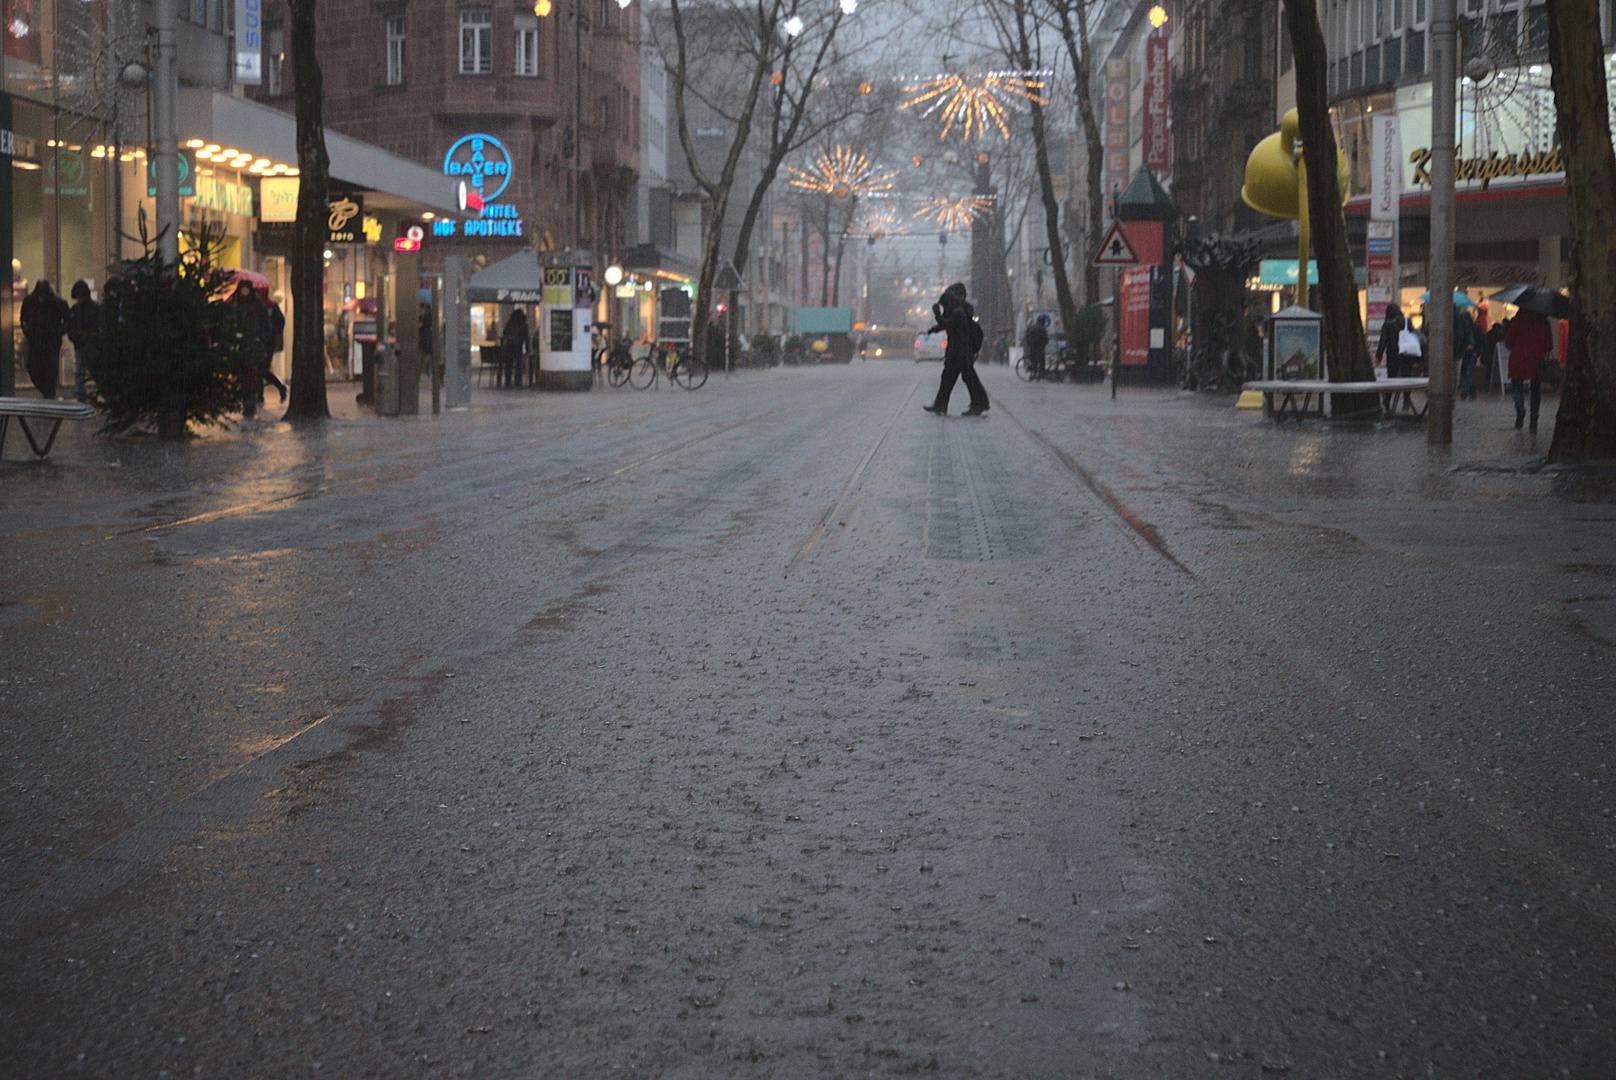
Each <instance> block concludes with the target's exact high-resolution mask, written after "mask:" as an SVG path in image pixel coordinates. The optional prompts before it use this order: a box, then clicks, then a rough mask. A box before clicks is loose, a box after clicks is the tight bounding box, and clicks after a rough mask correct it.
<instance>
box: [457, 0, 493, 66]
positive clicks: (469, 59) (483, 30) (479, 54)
mask: <svg viewBox="0 0 1616 1080" xmlns="http://www.w3.org/2000/svg"><path fill="white" fill-rule="evenodd" d="M493 73H494V12H493V10H492V9H490V8H461V9H460V74H462V75H492V74H493Z"/></svg>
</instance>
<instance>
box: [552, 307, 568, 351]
mask: <svg viewBox="0 0 1616 1080" xmlns="http://www.w3.org/2000/svg"><path fill="white" fill-rule="evenodd" d="M549 312H550V351H551V352H552V353H565V352H571V351H572V309H571V308H570V307H553V308H550V309H549Z"/></svg>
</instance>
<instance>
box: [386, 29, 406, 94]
mask: <svg viewBox="0 0 1616 1080" xmlns="http://www.w3.org/2000/svg"><path fill="white" fill-rule="evenodd" d="M386 28H387V85H388V86H402V85H403V84H404V16H402V15H389V16H388V17H387V22H386Z"/></svg>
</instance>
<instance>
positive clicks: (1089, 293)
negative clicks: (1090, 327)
mask: <svg viewBox="0 0 1616 1080" xmlns="http://www.w3.org/2000/svg"><path fill="white" fill-rule="evenodd" d="M1091 2H1092V0H1068V2H1059V0H1057V2H1056V3H1055V5H1054V6H1055V10H1056V14H1057V15H1059V16H1060V32H1061V39H1062V41H1064V42H1065V44H1066V55H1067V57H1068V58H1069V59H1070V60H1071V61H1072V77H1073V79H1074V81H1075V82H1076V84H1077V118H1078V119H1079V120H1081V121H1082V123H1083V141H1084V144H1085V145H1086V147H1087V153H1086V157H1087V159H1088V160H1087V166H1088V177H1087V179H1088V192H1089V196H1088V204H1089V207H1088V210H1089V213H1088V222H1087V232H1088V237H1087V240H1088V245H1087V246H1090V247H1097V246H1099V243H1100V237H1101V236H1102V235H1103V234H1104V232H1105V187H1104V185H1105V143H1104V140H1103V139H1102V137H1101V135H1100V118H1099V117H1097V116H1095V115H1094V95H1093V94H1092V93H1091V91H1092V89H1093V83H1094V49H1093V45H1092V43H1091V42H1090V41H1089V9H1088V5H1089V3H1091ZM1074 17H1075V18H1076V20H1077V21H1076V23H1075V25H1074V23H1073V21H1072V20H1073V18H1074ZM1099 302H1100V268H1099V267H1098V266H1095V265H1094V264H1093V263H1092V262H1090V261H1089V260H1088V259H1087V258H1085V259H1084V260H1083V303H1085V304H1087V305H1090V306H1092V305H1094V304H1098V303H1099Z"/></svg>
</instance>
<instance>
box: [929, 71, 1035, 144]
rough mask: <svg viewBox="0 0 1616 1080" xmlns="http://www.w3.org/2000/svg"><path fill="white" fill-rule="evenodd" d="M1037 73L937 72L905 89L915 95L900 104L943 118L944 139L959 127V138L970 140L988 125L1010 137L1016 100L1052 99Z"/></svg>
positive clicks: (1002, 136)
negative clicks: (956, 73)
mask: <svg viewBox="0 0 1616 1080" xmlns="http://www.w3.org/2000/svg"><path fill="white" fill-rule="evenodd" d="M1039 75H1040V73H1038V72H1009V71H990V72H987V73H986V74H983V75H938V76H936V77H934V78H930V79H925V80H922V81H920V82H917V83H915V84H913V85H909V86H905V87H904V92H905V93H908V94H911V95H913V96H912V97H910V98H909V99H908V100H907V101H905V102H903V103H902V104H901V105H899V106H898V108H900V109H908V108H911V107H915V108H918V109H919V110H920V115H921V116H922V117H933V116H935V117H939V118H940V119H941V120H942V124H943V132H942V135H941V138H942V139H944V140H946V139H947V138H948V135H949V132H951V131H953V130H954V129H955V128H956V127H958V128H959V129H960V137H961V138H963V139H965V140H967V141H969V140H970V139H973V138H976V137H979V136H983V135H986V134H987V133H988V129H989V125H991V126H992V127H994V128H996V129H998V132H999V137H1000V138H1004V139H1008V138H1009V137H1010V125H1009V122H1008V117H1009V110H1008V106H1009V105H1010V104H1012V103H1013V102H1014V101H1015V100H1016V99H1020V100H1024V101H1030V102H1033V103H1034V104H1038V105H1047V104H1048V103H1049V102H1048V100H1047V99H1045V98H1044V97H1043V96H1042V95H1041V94H1040V93H1039V91H1041V90H1042V89H1043V88H1044V81H1043V79H1042V78H1041V77H1039Z"/></svg>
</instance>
